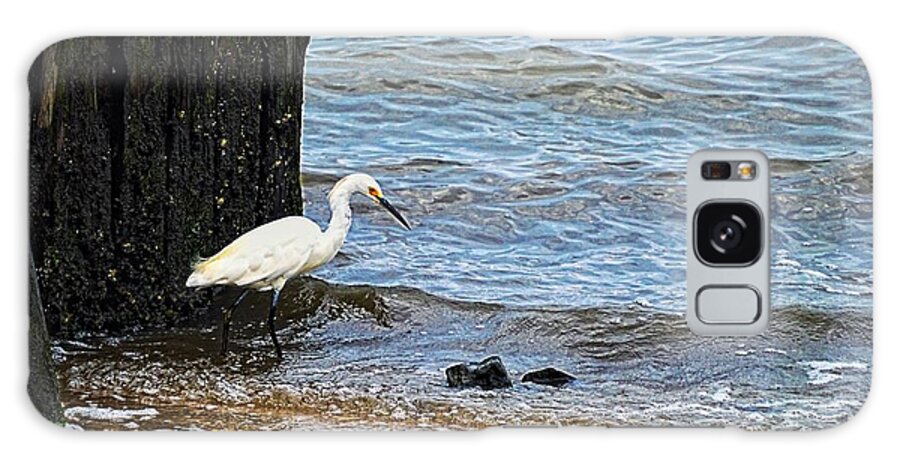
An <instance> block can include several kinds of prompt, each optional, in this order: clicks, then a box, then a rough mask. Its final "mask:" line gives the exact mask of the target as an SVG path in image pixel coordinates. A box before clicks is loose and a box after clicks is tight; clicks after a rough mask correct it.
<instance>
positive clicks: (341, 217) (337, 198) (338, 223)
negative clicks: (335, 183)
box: [325, 192, 351, 242]
mask: <svg viewBox="0 0 900 464" xmlns="http://www.w3.org/2000/svg"><path fill="white" fill-rule="evenodd" d="M328 203H329V204H330V206H331V220H330V221H328V228H327V229H325V234H327V235H330V236H333V237H335V238H338V239H339V240H340V241H341V242H343V241H344V237H346V236H347V233H348V232H350V222H351V221H350V219H351V212H350V195H349V194H345V193H343V192H341V193H338V194H336V195H333V196H331V197H330V198H329V199H328Z"/></svg>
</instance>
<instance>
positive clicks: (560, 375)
mask: <svg viewBox="0 0 900 464" xmlns="http://www.w3.org/2000/svg"><path fill="white" fill-rule="evenodd" d="M573 380H575V376H574V375H572V374H569V373H567V372H563V371H561V370H559V369H557V368H555V367H545V368H543V369H538V370H536V371H531V372H526V373H525V375H523V376H522V381H523V382H531V383H536V384H540V385H550V386H553V387H562V386H563V385H565V384H567V383H569V382H571V381H573Z"/></svg>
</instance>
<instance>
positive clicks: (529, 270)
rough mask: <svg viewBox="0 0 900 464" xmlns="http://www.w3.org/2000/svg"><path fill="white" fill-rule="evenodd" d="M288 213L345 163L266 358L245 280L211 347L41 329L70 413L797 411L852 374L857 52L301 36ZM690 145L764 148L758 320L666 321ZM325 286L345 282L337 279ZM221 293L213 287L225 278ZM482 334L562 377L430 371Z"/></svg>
mask: <svg viewBox="0 0 900 464" xmlns="http://www.w3.org/2000/svg"><path fill="white" fill-rule="evenodd" d="M306 73H307V76H306V86H307V87H306V105H305V108H304V111H305V112H304V119H305V121H304V122H305V126H304V136H303V143H304V166H303V170H304V173H305V174H304V178H303V182H304V188H305V195H306V199H307V211H306V214H307V216H309V217H311V218H313V219H314V220H317V221H319V222H320V223H323V224H324V223H325V222H327V219H328V212H327V208H326V205H325V201H324V198H325V194H326V192H327V190H328V189H329V188H330V187H331V185H332V184H333V182H334V181H335V180H337V179H338V178H339V177H340V176H342V175H345V174H346V173H348V172H351V171H356V170H360V171H365V172H367V173H369V174H372V175H373V176H375V177H376V178H377V179H379V181H380V183H381V184H382V186H383V187H384V189H385V193H386V195H387V196H388V197H389V198H390V199H391V200H392V202H393V203H395V204H396V205H398V207H400V209H401V210H403V211H404V213H405V215H406V216H407V218H408V219H410V220H411V222H412V223H413V225H414V229H413V231H411V232H405V231H403V230H401V229H400V228H399V227H398V226H397V225H396V224H394V223H393V222H392V220H391V219H390V217H389V216H387V215H386V214H384V213H383V212H382V211H379V210H377V209H376V208H374V207H371V206H370V205H369V204H367V203H366V202H365V201H359V203H357V204H355V206H354V212H355V216H354V226H353V230H352V231H351V233H350V236H349V237H348V240H347V244H346V245H345V247H344V249H343V251H342V252H341V254H339V256H338V257H337V258H336V259H335V261H334V262H333V263H332V264H331V265H329V266H327V267H325V268H322V269H320V270H318V271H317V272H316V273H315V276H316V278H317V279H324V280H325V281H327V282H331V284H325V283H324V282H322V281H320V280H316V279H305V280H301V281H297V282H295V283H292V284H290V285H289V287H288V290H287V294H286V295H285V298H284V300H283V302H282V317H281V324H282V329H281V330H280V337H281V338H282V339H283V341H284V342H286V345H287V346H286V353H285V361H284V362H283V363H281V364H277V363H275V361H274V357H273V356H272V353H271V352H270V350H269V348H268V346H269V345H268V337H267V336H266V335H265V331H264V329H263V328H262V325H261V324H262V322H261V321H262V317H263V315H264V309H263V308H264V307H265V304H266V301H265V296H255V297H253V298H252V299H250V300H249V302H248V303H247V306H252V307H253V308H252V309H248V308H242V309H241V310H240V313H239V315H238V317H239V318H240V320H241V321H243V323H244V325H245V327H243V328H242V329H240V330H238V331H237V333H236V336H235V343H234V344H233V350H234V352H233V353H231V354H229V355H228V357H227V358H226V359H224V360H220V359H219V358H218V357H217V356H215V354H214V353H215V340H214V338H215V337H216V334H215V333H214V330H213V328H214V327H215V323H216V321H215V315H214V314H212V312H211V315H210V319H209V320H205V321H198V322H197V326H196V327H195V328H193V329H185V330H183V331H179V332H174V333H157V334H147V335H144V336H140V337H134V338H122V339H108V338H97V339H87V340H79V341H77V342H72V341H61V342H59V343H58V344H57V346H56V348H55V356H56V358H57V360H58V361H59V362H60V366H61V370H60V372H61V378H62V380H63V390H64V401H65V402H66V405H67V406H68V410H67V411H68V412H67V416H68V417H69V419H70V421H71V422H72V423H73V424H76V425H80V426H83V427H87V428H141V429H143V428H250V429H254V428H343V427H349V428H409V427H433V428H480V427H487V426H492V425H501V424H583V425H587V424H591V425H717V426H721V425H737V426H742V427H747V428H773V427H774V428H792V429H793V428H817V427H823V426H827V425H831V424H836V423H839V422H841V421H843V420H846V419H847V418H848V417H849V416H850V415H852V414H853V413H854V411H856V410H857V409H858V408H859V407H860V405H861V404H862V402H863V401H864V399H865V395H866V394H867V392H868V388H869V375H870V371H869V366H870V361H871V305H872V275H871V269H872V254H871V251H872V219H871V217H872V162H871V159H872V158H871V106H870V102H871V99H870V95H869V84H868V76H867V75H866V74H865V71H864V69H863V68H862V67H861V64H860V62H859V61H858V59H857V58H856V56H855V55H853V54H852V53H851V52H850V51H849V50H848V49H846V48H845V47H843V46H840V45H838V44H836V43H834V42H829V41H823V40H816V39H799V38H791V39H765V38H748V39H726V38H704V39H699V38H692V39H667V38H640V39H631V40H624V41H616V42H606V41H590V42H579V41H565V42H556V41H544V40H533V39H528V38H482V39H475V38H472V39H445V38H425V39H423V38H408V39H354V40H351V39H314V40H313V42H312V43H311V45H310V49H309V57H308V60H307V68H306ZM709 146H718V147H756V148H759V149H761V150H763V151H765V152H766V153H767V154H768V155H769V156H770V157H771V158H772V159H773V164H772V173H773V179H772V188H773V197H772V200H773V201H772V203H773V224H772V227H773V255H772V258H773V259H772V262H773V276H772V279H773V286H772V302H773V305H774V306H775V312H774V316H773V321H772V323H771V326H770V330H769V331H768V332H767V333H766V334H765V335H764V336H761V337H755V338H752V339H720V340H713V339H700V338H697V337H693V336H691V335H690V333H689V331H688V330H687V328H686V326H685V325H684V322H683V317H682V316H681V313H682V312H683V311H684V309H685V304H684V278H685V275H684V266H685V264H684V257H685V252H686V251H685V241H684V234H685V230H686V228H685V211H684V208H683V204H684V200H685V199H684V193H685V189H684V176H683V173H682V170H683V168H684V165H685V163H686V159H687V156H688V154H690V153H692V152H694V151H696V150H698V149H701V148H707V147H709ZM346 285H357V286H356V287H348V286H346ZM233 297H234V295H233V293H232V292H225V293H224V294H222V295H220V296H219V300H218V301H217V302H216V303H217V304H222V303H223V302H226V301H227V300H228V299H229V298H233ZM490 354H499V355H500V356H501V357H502V358H503V360H504V362H505V363H506V365H507V367H508V369H509V370H510V373H511V374H512V375H513V376H514V377H519V376H521V374H523V373H524V372H525V371H527V370H528V369H532V368H538V367H543V366H546V365H554V366H557V367H559V368H562V369H565V370H567V371H569V372H572V373H573V374H575V375H576V376H577V377H578V381H576V382H575V383H574V384H572V385H570V386H568V387H566V388H563V389H559V390H558V389H554V388H551V387H538V386H533V385H532V386H530V385H524V384H520V383H516V386H515V387H514V388H513V389H511V390H509V391H503V392H482V391H457V390H451V389H448V388H447V387H445V386H444V383H443V382H444V380H443V373H442V369H443V368H445V367H446V366H448V365H449V364H452V363H454V362H459V361H464V360H477V359H481V358H483V357H486V356H487V355H490Z"/></svg>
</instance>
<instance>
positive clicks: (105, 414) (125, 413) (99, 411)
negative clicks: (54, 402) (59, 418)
mask: <svg viewBox="0 0 900 464" xmlns="http://www.w3.org/2000/svg"><path fill="white" fill-rule="evenodd" d="M64 414H65V416H66V417H67V418H69V419H75V418H82V419H94V420H107V421H124V420H130V419H134V418H141V419H146V418H149V417H153V416H156V415H158V414H159V411H157V410H156V409H154V408H144V409H113V408H100V407H96V406H74V407H71V408H68V409H66V411H65V413H64Z"/></svg>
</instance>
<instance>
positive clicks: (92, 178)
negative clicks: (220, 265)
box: [29, 37, 308, 333]
mask: <svg viewBox="0 0 900 464" xmlns="http://www.w3.org/2000/svg"><path fill="white" fill-rule="evenodd" d="M307 44H308V38H305V37H297V38H245V37H222V38H210V37H183V38H146V37H138V38H116V37H107V38H79V39H72V40H68V41H64V42H60V43H57V44H55V45H52V46H51V47H49V48H48V49H47V50H45V51H44V52H43V53H42V54H41V56H40V57H39V58H38V59H37V61H36V62H35V64H34V66H33V68H32V70H31V73H30V75H29V85H30V87H31V159H30V169H31V179H30V181H31V182H30V194H31V237H32V243H31V248H32V251H33V253H34V258H35V263H36V269H37V273H38V281H39V285H40V290H41V293H42V295H43V299H44V311H45V314H46V319H47V323H48V325H49V327H50V331H51V333H59V332H67V333H72V332H79V331H91V332H94V331H109V332H121V331H127V330H134V329H139V328H142V327H149V326H171V325H174V324H178V323H179V322H182V321H185V320H187V319H189V318H190V317H191V316H192V315H193V314H195V312H196V311H199V310H205V309H206V304H207V303H208V294H203V292H201V294H199V295H198V294H197V292H195V291H189V290H187V289H185V288H184V287H183V285H184V281H185V279H186V277H187V275H188V274H189V272H190V264H191V262H192V261H193V260H194V259H196V258H197V257H198V256H202V255H208V254H211V253H213V252H215V251H216V250H217V249H218V248H220V247H221V246H224V245H225V244H227V243H228V242H229V241H230V240H232V239H234V238H235V237H237V236H238V235H240V234H241V233H242V232H244V231H247V230H249V229H250V228H252V227H254V226H256V225H259V224H262V223H264V222H267V221H270V220H272V219H275V218H278V217H281V216H284V215H287V214H301V213H302V194H301V191H300V183H299V176H300V130H301V114H300V113H301V111H302V103H303V62H304V56H305V51H306V46H307Z"/></svg>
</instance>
